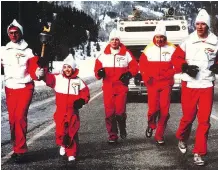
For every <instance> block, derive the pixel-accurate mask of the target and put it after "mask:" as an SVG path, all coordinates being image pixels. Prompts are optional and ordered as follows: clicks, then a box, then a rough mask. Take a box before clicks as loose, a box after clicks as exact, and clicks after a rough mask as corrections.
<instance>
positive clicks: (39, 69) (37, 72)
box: [35, 67, 45, 79]
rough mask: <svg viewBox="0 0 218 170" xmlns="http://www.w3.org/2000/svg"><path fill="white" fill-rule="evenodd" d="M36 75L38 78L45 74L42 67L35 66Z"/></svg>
mask: <svg viewBox="0 0 218 170" xmlns="http://www.w3.org/2000/svg"><path fill="white" fill-rule="evenodd" d="M35 74H36V77H38V79H40V77H43V76H44V75H45V72H44V69H43V68H39V67H38V68H37V69H36V72H35Z"/></svg>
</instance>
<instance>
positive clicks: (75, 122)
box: [54, 109, 80, 156]
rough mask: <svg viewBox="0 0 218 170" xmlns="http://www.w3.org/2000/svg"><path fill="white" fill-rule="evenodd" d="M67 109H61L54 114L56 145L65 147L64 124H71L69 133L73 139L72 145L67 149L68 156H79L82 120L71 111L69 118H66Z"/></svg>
mask: <svg viewBox="0 0 218 170" xmlns="http://www.w3.org/2000/svg"><path fill="white" fill-rule="evenodd" d="M64 110H65V109H60V111H56V112H55V114H54V120H55V124H56V132H55V134H56V144H57V145H58V146H63V147H65V146H64V145H63V138H64V135H65V133H66V132H65V131H66V129H65V127H64V123H65V122H66V121H68V122H69V128H68V130H67V133H68V134H69V136H70V138H71V145H70V146H69V147H68V148H65V151H66V155H67V156H77V155H78V149H79V139H78V130H79V128H80V120H79V115H78V113H77V114H74V113H73V111H69V112H68V114H67V117H65V115H64V114H63V113H64Z"/></svg>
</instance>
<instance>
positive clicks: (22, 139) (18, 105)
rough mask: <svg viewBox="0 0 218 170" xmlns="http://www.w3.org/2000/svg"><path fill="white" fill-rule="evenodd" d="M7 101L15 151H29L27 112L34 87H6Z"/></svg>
mask: <svg viewBox="0 0 218 170" xmlns="http://www.w3.org/2000/svg"><path fill="white" fill-rule="evenodd" d="M5 93H6V103H7V108H8V113H9V123H10V130H11V140H12V142H13V150H14V152H15V153H24V152H27V145H26V133H27V113H28V109H29V105H30V103H31V100H32V96H33V89H30V87H29V86H28V87H25V88H22V89H10V88H7V87H5Z"/></svg>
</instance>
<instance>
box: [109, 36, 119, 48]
mask: <svg viewBox="0 0 218 170" xmlns="http://www.w3.org/2000/svg"><path fill="white" fill-rule="evenodd" d="M110 45H111V48H113V49H118V48H119V46H120V40H119V38H112V39H111V41H110Z"/></svg>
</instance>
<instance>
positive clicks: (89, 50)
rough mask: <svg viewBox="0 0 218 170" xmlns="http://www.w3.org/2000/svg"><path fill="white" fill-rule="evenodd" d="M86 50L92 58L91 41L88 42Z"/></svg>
mask: <svg viewBox="0 0 218 170" xmlns="http://www.w3.org/2000/svg"><path fill="white" fill-rule="evenodd" d="M86 50H87V51H86V52H87V56H89V57H90V56H91V42H90V41H89V42H88V45H87V49H86Z"/></svg>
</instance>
